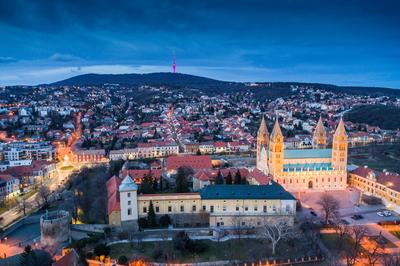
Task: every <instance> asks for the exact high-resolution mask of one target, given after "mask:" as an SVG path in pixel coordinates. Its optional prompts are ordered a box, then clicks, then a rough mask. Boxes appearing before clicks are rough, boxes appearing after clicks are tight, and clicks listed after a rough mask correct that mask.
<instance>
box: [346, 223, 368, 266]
mask: <svg viewBox="0 0 400 266" xmlns="http://www.w3.org/2000/svg"><path fill="white" fill-rule="evenodd" d="M366 234H367V228H366V227H364V226H352V227H350V229H349V236H352V238H353V241H352V242H351V243H349V244H348V245H346V247H345V249H344V250H343V251H344V256H345V258H346V264H347V265H348V266H352V265H354V264H355V263H356V262H357V259H358V258H359V256H360V254H361V251H362V246H361V242H362V240H363V239H364V237H365V236H366Z"/></svg>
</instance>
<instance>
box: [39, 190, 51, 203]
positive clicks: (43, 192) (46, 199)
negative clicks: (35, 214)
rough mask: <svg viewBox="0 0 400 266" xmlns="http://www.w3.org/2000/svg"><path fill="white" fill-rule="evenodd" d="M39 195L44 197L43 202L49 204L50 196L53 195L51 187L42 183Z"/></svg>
mask: <svg viewBox="0 0 400 266" xmlns="http://www.w3.org/2000/svg"><path fill="white" fill-rule="evenodd" d="M38 195H39V197H40V198H41V199H42V201H43V204H44V205H45V206H48V205H49V198H50V195H51V191H50V189H49V188H48V187H47V186H44V185H42V186H40V187H39V191H38Z"/></svg>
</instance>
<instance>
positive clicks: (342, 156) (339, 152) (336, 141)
mask: <svg viewBox="0 0 400 266" xmlns="http://www.w3.org/2000/svg"><path fill="white" fill-rule="evenodd" d="M347 151H348V144H347V134H346V129H345V127H344V122H343V119H342V118H340V121H339V124H338V126H337V128H336V131H335V134H333V140H332V166H333V168H334V169H336V170H344V171H345V170H346V167H347Z"/></svg>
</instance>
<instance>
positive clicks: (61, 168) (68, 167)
mask: <svg viewBox="0 0 400 266" xmlns="http://www.w3.org/2000/svg"><path fill="white" fill-rule="evenodd" d="M72 169H74V167H73V166H72V165H66V166H62V167H60V170H62V171H67V170H72Z"/></svg>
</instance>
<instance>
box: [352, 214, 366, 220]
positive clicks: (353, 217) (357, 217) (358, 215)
mask: <svg viewBox="0 0 400 266" xmlns="http://www.w3.org/2000/svg"><path fill="white" fill-rule="evenodd" d="M363 218H364V216H362V215H361V214H354V215H353V216H351V219H353V220H361V219H363Z"/></svg>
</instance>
